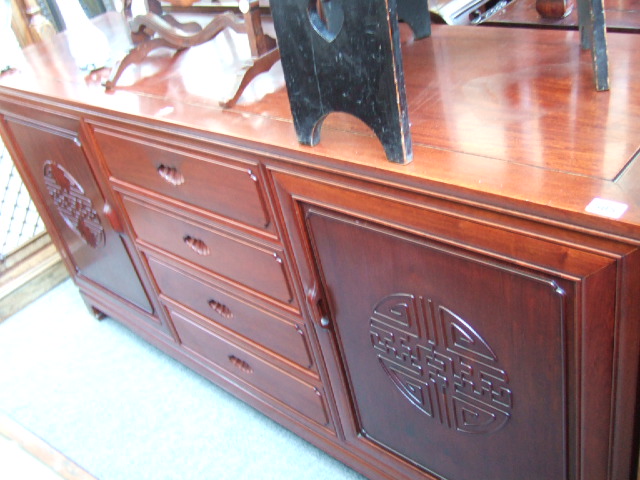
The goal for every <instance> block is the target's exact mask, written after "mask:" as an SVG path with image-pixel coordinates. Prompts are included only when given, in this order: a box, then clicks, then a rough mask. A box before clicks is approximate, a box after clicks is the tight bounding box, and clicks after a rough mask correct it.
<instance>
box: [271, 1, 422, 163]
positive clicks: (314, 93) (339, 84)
mask: <svg viewBox="0 0 640 480" xmlns="http://www.w3.org/2000/svg"><path fill="white" fill-rule="evenodd" d="M343 1H344V0H273V1H272V2H271V11H272V14H273V21H274V25H275V28H276V33H277V35H278V43H279V47H280V52H281V55H282V68H283V70H284V75H285V81H286V84H287V90H288V94H289V101H290V104H291V112H292V115H293V122H294V125H295V128H296V132H297V135H298V140H299V141H300V142H301V143H303V144H305V145H316V144H317V143H318V142H319V140H320V129H321V127H322V123H323V121H324V119H325V118H326V117H327V115H329V114H330V113H331V112H334V111H340V112H346V113H350V114H352V115H355V116H356V117H358V118H360V119H361V120H362V121H363V122H364V123H366V124H367V125H369V127H371V129H372V130H373V131H374V133H375V134H376V135H377V137H378V138H379V139H380V141H381V142H382V145H383V147H384V150H385V153H386V155H387V158H388V159H389V160H391V161H392V162H396V163H408V162H409V161H411V159H412V147H411V137H410V134H409V118H408V115H407V105H406V97H405V86H404V73H403V69H402V60H401V52H400V38H399V32H398V19H397V10H396V6H397V4H396V0H352V1H350V2H344V3H343Z"/></svg>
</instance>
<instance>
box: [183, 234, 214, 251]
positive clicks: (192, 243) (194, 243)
mask: <svg viewBox="0 0 640 480" xmlns="http://www.w3.org/2000/svg"><path fill="white" fill-rule="evenodd" d="M183 240H184V243H185V244H186V245H187V246H188V247H189V248H190V249H191V250H193V251H194V252H196V253H197V254H198V255H202V256H204V255H209V254H210V253H211V251H210V250H209V247H207V244H206V243H204V242H203V241H202V240H198V239H197V238H193V237H192V236H190V235H187V236H186V237H184V238H183Z"/></svg>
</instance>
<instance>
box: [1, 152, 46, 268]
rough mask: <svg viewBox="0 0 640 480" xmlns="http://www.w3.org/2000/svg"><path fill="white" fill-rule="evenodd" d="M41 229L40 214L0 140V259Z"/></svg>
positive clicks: (41, 230) (42, 229)
mask: <svg viewBox="0 0 640 480" xmlns="http://www.w3.org/2000/svg"><path fill="white" fill-rule="evenodd" d="M43 231H44V225H43V223H42V220H41V219H40V215H38V212H37V210H36V207H35V205H34V204H33V201H32V200H31V197H30V196H29V193H28V192H27V189H26V188H25V186H24V184H23V183H22V179H21V178H20V175H19V174H18V171H17V170H16V167H15V165H14V164H13V160H12V159H11V156H10V155H9V153H8V152H7V149H6V148H5V146H4V144H2V142H0V261H4V259H5V258H6V256H7V255H9V254H10V253H11V252H13V251H15V250H16V249H18V248H19V247H20V246H21V245H24V244H25V243H26V242H28V241H29V240H31V239H32V238H33V237H35V236H36V235H38V234H39V233H41V232H43Z"/></svg>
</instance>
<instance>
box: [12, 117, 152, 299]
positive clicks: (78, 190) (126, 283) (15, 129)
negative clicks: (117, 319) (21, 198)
mask: <svg viewBox="0 0 640 480" xmlns="http://www.w3.org/2000/svg"><path fill="white" fill-rule="evenodd" d="M6 125H7V127H8V129H9V131H10V132H11V135H12V137H13V139H14V141H15V145H14V147H15V149H16V150H17V151H18V152H20V153H21V162H22V164H23V165H24V166H25V167H27V168H29V174H30V179H29V181H31V182H34V184H35V185H36V187H37V189H38V192H39V195H40V196H41V198H42V200H43V202H44V204H45V206H46V208H47V209H48V211H49V215H48V217H49V218H50V219H51V221H52V222H53V224H54V226H55V228H54V229H55V231H56V232H57V233H58V234H59V235H60V236H61V237H62V239H63V242H64V248H65V251H66V252H67V254H68V256H69V258H71V260H72V262H73V264H74V266H75V269H76V271H75V272H74V273H75V275H78V276H82V277H85V278H87V279H89V280H90V281H92V282H95V283H96V284H98V285H100V286H102V287H104V288H106V289H108V290H109V291H110V292H113V293H115V294H117V295H118V296H120V297H121V298H123V299H126V300H128V301H130V302H131V303H133V304H135V305H136V306H138V307H140V308H142V309H144V310H146V311H147V312H152V311H153V308H152V307H151V304H150V303H149V299H148V297H147V294H146V292H145V290H144V288H143V287H142V284H141V283H140V279H139V278H138V273H137V272H136V270H135V268H134V267H133V264H132V261H131V258H130V256H129V255H130V254H129V251H128V249H127V246H126V245H125V243H124V241H123V239H122V238H121V237H120V235H119V232H117V231H116V230H114V227H113V226H112V223H111V220H110V218H109V216H108V214H107V213H105V212H108V211H109V208H110V207H109V206H108V205H107V203H106V202H105V200H104V198H103V196H102V194H101V192H100V190H99V188H98V186H97V184H96V181H95V179H94V177H93V174H92V172H91V170H90V168H89V165H88V163H87V158H86V156H85V154H84V151H83V149H82V146H81V144H80V141H79V139H78V136H77V133H76V132H74V131H67V130H62V129H59V128H57V127H53V126H48V125H45V124H39V123H30V122H26V121H22V120H18V119H11V118H8V119H6ZM76 127H77V125H76Z"/></svg>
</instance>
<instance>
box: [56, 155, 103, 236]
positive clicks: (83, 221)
mask: <svg viewBox="0 0 640 480" xmlns="http://www.w3.org/2000/svg"><path fill="white" fill-rule="evenodd" d="M44 181H45V184H46V186H47V190H48V191H49V195H51V198H52V199H53V203H54V205H55V206H56V208H57V210H58V213H59V214H60V216H61V217H62V218H63V220H64V221H65V223H66V224H67V226H68V227H69V228H70V229H71V230H73V231H74V232H75V233H77V234H78V235H79V236H80V238H82V240H84V242H85V243H86V244H87V245H89V246H90V247H92V248H100V247H103V246H104V244H105V240H106V237H105V233H104V228H103V227H102V222H101V221H100V217H98V212H96V210H95V209H94V208H93V202H92V201H91V199H90V198H89V197H87V196H86V195H85V193H84V189H83V188H82V186H81V185H80V184H79V183H78V182H77V181H76V179H75V178H73V176H72V175H71V174H70V173H69V172H68V171H67V170H66V169H65V168H64V167H63V166H62V165H59V164H57V163H55V162H52V161H50V160H48V161H46V162H45V164H44Z"/></svg>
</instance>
